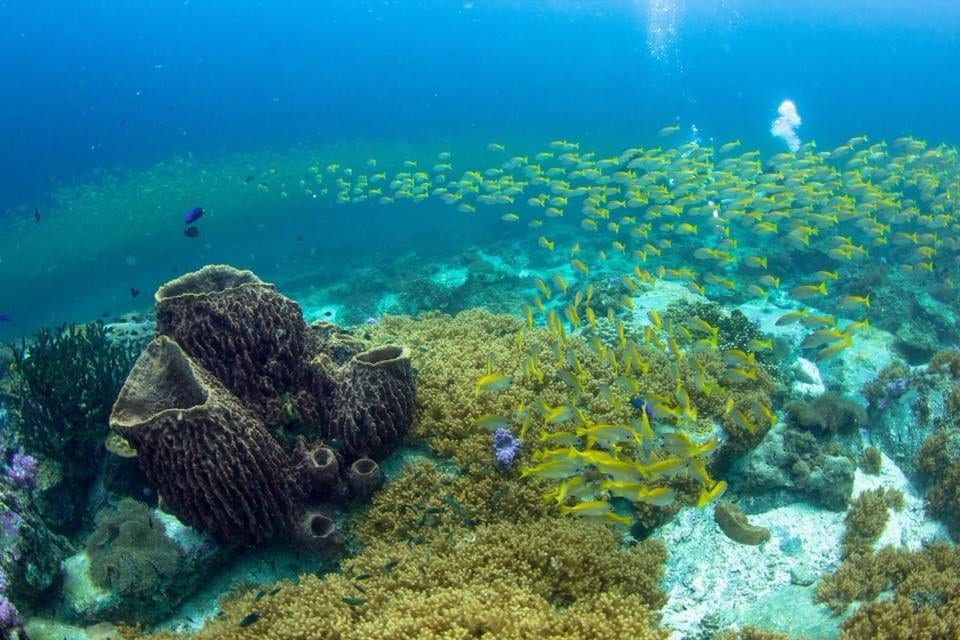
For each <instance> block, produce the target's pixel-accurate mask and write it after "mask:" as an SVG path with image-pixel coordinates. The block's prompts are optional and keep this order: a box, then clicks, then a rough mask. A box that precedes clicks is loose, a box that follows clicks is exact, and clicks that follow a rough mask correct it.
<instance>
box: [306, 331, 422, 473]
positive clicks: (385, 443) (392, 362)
mask: <svg viewBox="0 0 960 640" xmlns="http://www.w3.org/2000/svg"><path fill="white" fill-rule="evenodd" d="M326 376H327V381H326V384H325V385H324V387H325V392H324V394H323V407H324V414H325V415H326V424H325V429H324V437H325V438H327V439H335V440H336V441H337V442H339V443H340V444H341V445H342V447H343V449H342V453H343V454H344V456H345V457H347V458H351V459H355V458H359V457H363V456H378V455H384V454H386V453H389V452H390V451H391V450H392V449H393V448H394V447H395V446H396V445H397V444H399V443H400V441H401V440H402V439H403V436H404V435H405V434H406V433H407V429H409V428H410V424H411V422H412V421H413V410H414V400H415V387H414V379H413V367H412V366H411V365H410V352H409V351H408V350H407V349H406V348H405V347H401V346H397V345H384V346H381V347H375V348H373V349H368V350H367V351H364V352H362V353H358V354H357V355H355V356H353V357H352V358H351V359H350V360H349V361H347V363H346V364H344V365H343V366H340V367H332V365H331V366H328V367H327V368H326Z"/></svg>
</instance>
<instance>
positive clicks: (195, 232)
mask: <svg viewBox="0 0 960 640" xmlns="http://www.w3.org/2000/svg"><path fill="white" fill-rule="evenodd" d="M183 235H185V236H187V237H188V238H196V237H197V236H199V235H200V229H197V228H196V227H187V228H186V229H184V230H183Z"/></svg>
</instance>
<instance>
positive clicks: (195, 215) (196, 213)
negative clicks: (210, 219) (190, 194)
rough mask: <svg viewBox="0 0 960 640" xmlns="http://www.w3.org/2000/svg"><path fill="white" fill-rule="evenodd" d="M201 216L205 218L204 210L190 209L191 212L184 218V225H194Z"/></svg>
mask: <svg viewBox="0 0 960 640" xmlns="http://www.w3.org/2000/svg"><path fill="white" fill-rule="evenodd" d="M201 216H203V208H202V207H194V208H193V209H190V211H187V215H185V216H183V223H184V224H193V223H194V222H196V221H197V220H199V219H200V218H201Z"/></svg>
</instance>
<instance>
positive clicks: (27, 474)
mask: <svg viewBox="0 0 960 640" xmlns="http://www.w3.org/2000/svg"><path fill="white" fill-rule="evenodd" d="M7 477H8V478H10V479H11V480H13V481H14V482H15V483H16V484H17V486H20V487H24V488H28V489H32V488H33V487H34V486H36V483H37V459H36V458H34V457H33V456H31V455H29V454H26V453H24V452H23V449H17V450H16V451H14V452H13V456H12V457H11V458H10V465H9V466H8V467H7Z"/></svg>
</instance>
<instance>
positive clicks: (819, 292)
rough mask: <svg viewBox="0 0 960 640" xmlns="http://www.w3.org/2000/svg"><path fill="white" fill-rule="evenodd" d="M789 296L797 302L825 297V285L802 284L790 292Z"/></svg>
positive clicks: (823, 283)
mask: <svg viewBox="0 0 960 640" xmlns="http://www.w3.org/2000/svg"><path fill="white" fill-rule="evenodd" d="M790 295H791V296H792V297H794V298H796V299H797V300H806V299H808V298H813V297H816V296H825V295H827V283H826V282H823V281H821V282H820V284H817V285H813V284H802V285H800V286H799V287H794V288H793V289H791V290H790Z"/></svg>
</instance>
